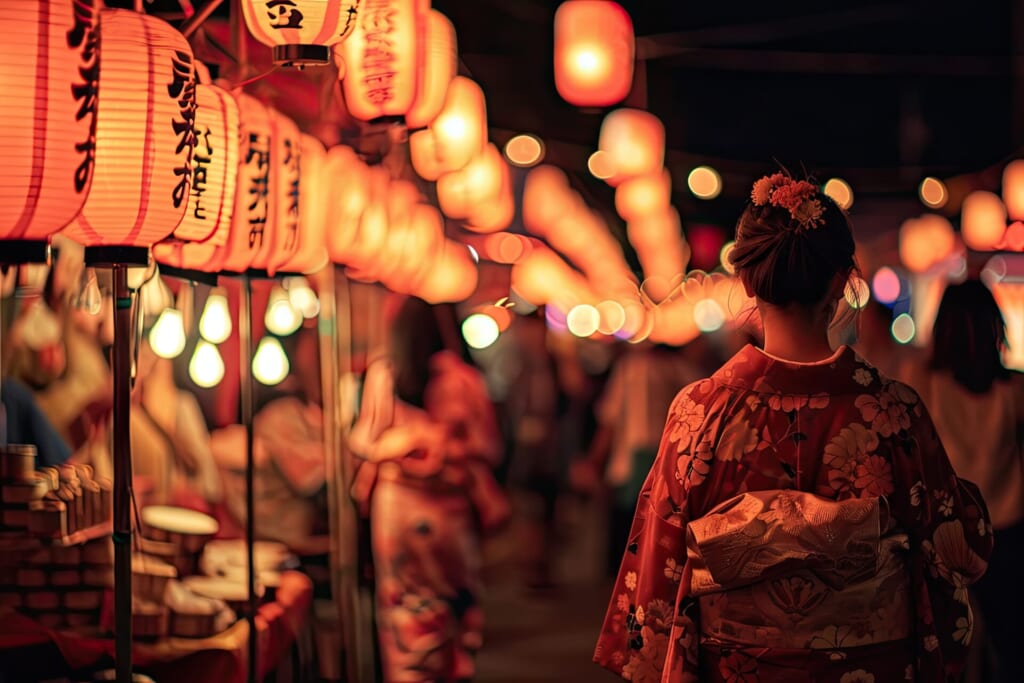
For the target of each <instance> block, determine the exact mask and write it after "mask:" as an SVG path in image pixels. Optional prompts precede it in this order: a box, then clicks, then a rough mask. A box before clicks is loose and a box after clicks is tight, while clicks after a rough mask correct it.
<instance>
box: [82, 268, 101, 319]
mask: <svg viewBox="0 0 1024 683" xmlns="http://www.w3.org/2000/svg"><path fill="white" fill-rule="evenodd" d="M79 301H80V306H81V307H82V310H84V311H85V312H86V313H89V314H90V315H99V313H100V309H101V308H103V295H102V294H100V285H99V282H97V280H96V271H94V270H93V269H92V268H90V269H89V281H88V282H87V283H86V285H85V291H84V292H82V297H81V299H80V300H79Z"/></svg>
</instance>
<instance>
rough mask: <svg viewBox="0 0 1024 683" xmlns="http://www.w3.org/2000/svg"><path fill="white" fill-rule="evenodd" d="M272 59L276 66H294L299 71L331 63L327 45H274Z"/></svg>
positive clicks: (329, 50) (329, 49)
mask: <svg viewBox="0 0 1024 683" xmlns="http://www.w3.org/2000/svg"><path fill="white" fill-rule="evenodd" d="M273 57H274V64H275V65H276V66H294V67H296V68H299V69H302V68H305V67H307V66H327V65H328V64H330V63H331V48H330V46H329V45H302V44H296V43H289V44H287V45H275V46H274V48H273Z"/></svg>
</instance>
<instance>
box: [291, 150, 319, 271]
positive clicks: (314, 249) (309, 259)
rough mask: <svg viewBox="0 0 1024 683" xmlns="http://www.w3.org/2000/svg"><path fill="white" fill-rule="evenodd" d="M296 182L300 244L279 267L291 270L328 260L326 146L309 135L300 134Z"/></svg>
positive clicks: (312, 268)
mask: <svg viewBox="0 0 1024 683" xmlns="http://www.w3.org/2000/svg"><path fill="white" fill-rule="evenodd" d="M301 150H302V154H301V157H300V164H301V175H302V179H301V184H300V185H299V244H298V248H297V250H296V252H295V254H294V255H293V256H292V258H291V259H289V260H288V261H287V262H286V263H285V264H284V265H282V266H281V270H284V271H286V272H290V273H313V272H316V271H318V270H320V269H321V268H323V267H324V266H325V265H326V264H327V260H328V258H327V245H326V242H325V236H324V233H325V230H326V220H327V192H326V191H325V190H326V187H327V185H326V181H325V177H324V168H325V166H326V162H327V150H326V149H325V148H324V145H323V143H322V142H320V141H319V140H317V139H316V138H315V137H313V136H312V135H306V134H305V133H303V134H302V138H301Z"/></svg>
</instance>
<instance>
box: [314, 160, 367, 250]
mask: <svg viewBox="0 0 1024 683" xmlns="http://www.w3.org/2000/svg"><path fill="white" fill-rule="evenodd" d="M324 175H325V181H324V187H325V194H324V200H325V201H326V202H327V234H326V242H327V254H328V256H329V257H330V259H331V261H333V262H334V263H348V261H349V258H350V255H351V251H352V249H354V248H355V245H356V238H357V236H358V233H359V217H360V216H362V215H363V211H364V210H365V209H366V205H367V203H368V202H369V198H370V180H369V169H368V168H367V167H366V164H364V163H363V162H362V161H361V160H360V159H359V157H357V156H356V153H355V151H354V150H353V149H352V148H351V147H346V146H344V145H336V146H334V147H332V148H331V149H330V151H329V152H328V153H327V162H326V167H325V170H324Z"/></svg>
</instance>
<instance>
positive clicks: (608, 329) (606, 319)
mask: <svg viewBox="0 0 1024 683" xmlns="http://www.w3.org/2000/svg"><path fill="white" fill-rule="evenodd" d="M597 312H598V314H599V315H600V317H601V320H600V324H599V326H598V328H597V331H598V332H600V333H601V334H615V333H616V332H618V331H619V330H621V329H622V327H623V325H625V324H626V309H625V308H624V307H623V305H622V304H620V303H619V302H618V301H611V300H605V301H602V302H601V303H599V304H598V305H597Z"/></svg>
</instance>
